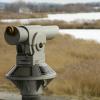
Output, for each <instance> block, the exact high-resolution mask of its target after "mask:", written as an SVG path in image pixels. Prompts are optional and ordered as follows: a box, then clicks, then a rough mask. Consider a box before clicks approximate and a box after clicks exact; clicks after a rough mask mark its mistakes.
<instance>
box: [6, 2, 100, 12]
mask: <svg viewBox="0 0 100 100" xmlns="http://www.w3.org/2000/svg"><path fill="white" fill-rule="evenodd" d="M21 8H28V9H30V11H31V12H51V13H55V12H62V13H63V12H68V13H73V12H92V11H95V12H96V11H100V3H87V4H81V3H78V4H64V5H62V4H49V3H24V2H16V3H11V4H6V6H5V10H6V11H12V12H19V9H21Z"/></svg>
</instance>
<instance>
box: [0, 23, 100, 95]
mask: <svg viewBox="0 0 100 100" xmlns="http://www.w3.org/2000/svg"><path fill="white" fill-rule="evenodd" d="M5 27H6V25H0V90H1V91H6V90H7V91H16V89H15V86H14V85H13V84H12V83H11V82H10V81H8V80H6V79H5V76H4V75H5V74H6V73H7V71H8V70H9V69H10V68H11V67H12V66H13V65H14V64H15V56H16V52H15V46H10V45H8V44H6V43H5V41H4V38H3V34H4V30H5ZM46 62H47V63H48V64H49V65H50V66H51V67H52V68H53V69H54V70H55V71H56V72H57V77H56V79H54V80H53V81H52V82H51V83H50V84H49V86H48V88H46V89H45V94H47V95H78V96H81V95H87V96H100V44H98V43H96V42H94V41H85V40H80V39H77V40H76V39H74V38H73V37H71V36H69V35H66V36H60V35H59V36H57V37H56V38H55V39H53V40H52V41H51V40H49V41H48V42H47V44H46Z"/></svg>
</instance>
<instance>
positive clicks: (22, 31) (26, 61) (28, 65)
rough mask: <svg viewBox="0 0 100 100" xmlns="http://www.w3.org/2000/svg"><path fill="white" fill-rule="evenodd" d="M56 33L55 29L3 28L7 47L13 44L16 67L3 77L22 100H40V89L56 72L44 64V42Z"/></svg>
mask: <svg viewBox="0 0 100 100" xmlns="http://www.w3.org/2000/svg"><path fill="white" fill-rule="evenodd" d="M58 32H59V28H58V27H57V26H40V25H37V26H19V27H14V26H13V27H11V26H8V27H7V28H6V31H5V34H4V37H5V40H6V42H7V43H8V44H10V45H16V51H17V54H16V65H15V66H14V67H13V68H12V69H11V70H10V71H9V72H8V73H7V74H6V77H7V78H8V79H9V80H11V81H12V82H13V83H14V84H15V85H16V87H17V88H19V90H20V92H21V95H22V100H40V94H42V91H43V89H44V87H46V86H47V85H48V84H49V82H50V81H51V80H52V79H53V78H55V77H56V72H55V71H54V70H53V69H52V68H50V67H49V66H48V65H47V64H46V63H45V51H44V49H45V44H46V40H48V39H52V38H53V37H55V36H56V34H57V33H58Z"/></svg>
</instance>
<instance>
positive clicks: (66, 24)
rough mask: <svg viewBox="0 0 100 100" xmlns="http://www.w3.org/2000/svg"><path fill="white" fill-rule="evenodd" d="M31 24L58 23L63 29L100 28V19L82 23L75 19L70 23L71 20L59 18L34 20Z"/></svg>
mask: <svg viewBox="0 0 100 100" xmlns="http://www.w3.org/2000/svg"><path fill="white" fill-rule="evenodd" d="M30 24H32V25H38V24H39V25H57V26H59V28H61V29H100V20H96V21H93V22H82V23H80V22H77V21H73V22H70V23H69V22H65V21H58V20H54V21H50V20H46V21H38V22H32V23H30Z"/></svg>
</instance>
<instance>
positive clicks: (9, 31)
mask: <svg viewBox="0 0 100 100" xmlns="http://www.w3.org/2000/svg"><path fill="white" fill-rule="evenodd" d="M6 33H7V34H8V35H10V36H15V35H16V34H17V28H16V27H14V26H8V27H7V29H6Z"/></svg>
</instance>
